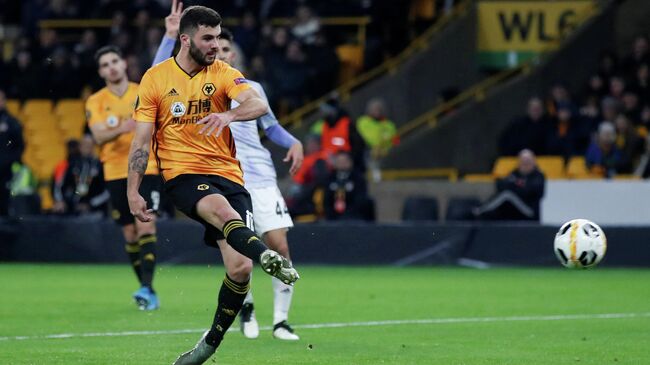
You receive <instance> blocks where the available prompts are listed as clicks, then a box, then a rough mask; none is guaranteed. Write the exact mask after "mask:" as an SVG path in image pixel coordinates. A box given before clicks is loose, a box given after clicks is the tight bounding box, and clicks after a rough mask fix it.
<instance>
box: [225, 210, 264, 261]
mask: <svg viewBox="0 0 650 365" xmlns="http://www.w3.org/2000/svg"><path fill="white" fill-rule="evenodd" d="M223 235H224V236H225V237H226V241H227V242H228V244H229V245H230V246H232V248H234V249H235V251H237V252H239V253H240V254H242V255H244V256H246V257H248V258H250V259H252V260H253V262H255V263H257V264H259V263H260V255H261V254H262V252H264V251H266V250H267V249H268V247H266V245H264V243H263V242H262V240H260V238H259V237H257V236H256V235H255V232H253V231H251V230H250V229H249V228H248V227H246V224H244V221H242V220H241V219H233V220H231V221H228V222H226V224H224V225H223Z"/></svg>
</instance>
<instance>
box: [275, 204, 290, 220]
mask: <svg viewBox="0 0 650 365" xmlns="http://www.w3.org/2000/svg"><path fill="white" fill-rule="evenodd" d="M282 206H284V209H282ZM275 214H277V215H279V216H280V217H282V214H289V208H287V205H286V204H280V202H279V201H278V202H276V203H275Z"/></svg>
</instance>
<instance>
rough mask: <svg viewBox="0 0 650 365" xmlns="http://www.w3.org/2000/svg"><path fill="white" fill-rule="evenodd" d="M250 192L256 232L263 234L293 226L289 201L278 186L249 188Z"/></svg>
mask: <svg viewBox="0 0 650 365" xmlns="http://www.w3.org/2000/svg"><path fill="white" fill-rule="evenodd" d="M248 192H249V193H250V195H251V200H252V201H253V224H254V225H255V233H257V234H258V235H260V236H261V235H263V234H264V233H266V232H269V231H273V230H276V229H280V228H290V227H293V221H292V220H291V216H290V215H289V209H287V203H285V202H284V198H283V197H282V193H280V189H278V187H277V186H270V187H267V188H257V189H249V190H248Z"/></svg>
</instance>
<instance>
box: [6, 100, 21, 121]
mask: <svg viewBox="0 0 650 365" xmlns="http://www.w3.org/2000/svg"><path fill="white" fill-rule="evenodd" d="M7 111H8V112H9V114H11V115H13V116H14V117H16V118H19V116H20V100H16V99H9V100H7ZM19 119H20V118H19Z"/></svg>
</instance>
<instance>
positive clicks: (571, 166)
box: [566, 156, 597, 179]
mask: <svg viewBox="0 0 650 365" xmlns="http://www.w3.org/2000/svg"><path fill="white" fill-rule="evenodd" d="M566 170H567V171H566V175H567V177H568V178H569V179H595V178H597V176H594V175H593V174H592V173H590V172H589V170H588V169H587V163H586V161H585V158H584V157H582V156H574V157H571V158H570V159H569V163H568V165H567V169H566Z"/></svg>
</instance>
